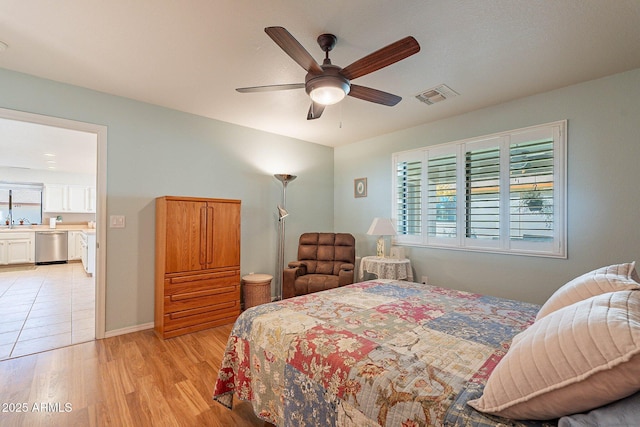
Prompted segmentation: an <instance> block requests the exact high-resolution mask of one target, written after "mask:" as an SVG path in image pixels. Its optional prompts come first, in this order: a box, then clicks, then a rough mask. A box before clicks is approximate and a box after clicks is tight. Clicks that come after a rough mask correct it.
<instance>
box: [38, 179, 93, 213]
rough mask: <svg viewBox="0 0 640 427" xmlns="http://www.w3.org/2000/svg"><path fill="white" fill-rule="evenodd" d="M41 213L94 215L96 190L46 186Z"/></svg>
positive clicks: (57, 185) (56, 185) (86, 187)
mask: <svg viewBox="0 0 640 427" xmlns="http://www.w3.org/2000/svg"><path fill="white" fill-rule="evenodd" d="M43 211H44V212H69V213H94V212H95V211H96V188H95V187H90V186H84V185H62V184H46V185H45V186H44V206H43Z"/></svg>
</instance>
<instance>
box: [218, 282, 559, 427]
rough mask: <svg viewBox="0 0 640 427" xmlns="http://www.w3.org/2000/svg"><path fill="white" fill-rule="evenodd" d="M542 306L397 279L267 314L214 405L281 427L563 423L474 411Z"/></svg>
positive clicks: (241, 322)
mask: <svg viewBox="0 0 640 427" xmlns="http://www.w3.org/2000/svg"><path fill="white" fill-rule="evenodd" d="M539 308H540V307H539V306H537V305H533V304H527V303H523V302H517V301H511V300H506V299H500V298H495V297H490V296H483V295H478V294H472V293H467V292H462V291H456V290H451V289H446V288H439V287H434V286H427V285H423V284H418V283H411V282H404V281H390V280H374V281H368V282H361V283H356V284H353V285H349V286H345V287H342V288H337V289H333V290H329V291H324V292H318V293H314V294H309V295H305V296H301V297H296V298H291V299H287V300H283V301H279V302H275V303H270V304H264V305H260V306H257V307H253V308H251V309H249V310H247V311H245V312H244V313H242V315H241V316H240V317H239V318H238V319H237V321H236V323H235V325H234V328H233V330H232V332H231V335H230V337H229V340H228V343H227V348H226V352H225V355H224V359H223V361H222V366H221V368H220V371H219V375H218V379H217V382H216V384H215V389H214V399H215V400H217V401H218V402H220V403H222V404H223V405H225V406H227V407H229V408H231V405H232V399H233V395H236V396H237V397H239V398H240V399H243V400H247V401H250V402H251V403H252V405H253V409H254V411H255V413H256V415H257V416H258V417H260V418H261V419H264V420H266V421H268V422H270V423H273V424H275V425H277V426H281V427H284V426H318V425H322V426H354V427H355V426H357V427H363V426H379V425H382V426H404V427H411V426H437V425H446V426H495V425H501V424H502V425H513V426H519V425H555V424H553V423H552V424H547V423H539V422H529V423H527V422H516V421H511V420H505V419H503V418H497V417H491V416H485V415H484V414H482V413H480V412H477V411H475V410H474V409H473V408H471V407H469V406H468V405H466V402H467V401H468V400H471V399H474V398H476V397H479V396H480V395H481V393H482V390H483V387H484V384H485V383H486V380H487V378H488V376H489V374H490V373H491V371H492V370H493V368H494V367H495V365H496V364H497V363H498V362H499V361H500V359H501V358H502V357H503V356H504V354H505V353H506V351H507V350H508V348H509V344H510V342H511V338H512V337H513V336H514V335H516V334H517V333H518V332H520V331H522V330H524V329H525V328H526V327H527V326H529V325H530V324H531V323H533V321H534V319H535V316H536V313H537V312H538V310H539Z"/></svg>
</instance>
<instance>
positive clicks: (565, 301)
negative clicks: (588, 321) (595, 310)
mask: <svg viewBox="0 0 640 427" xmlns="http://www.w3.org/2000/svg"><path fill="white" fill-rule="evenodd" d="M635 265H636V263H635V262H630V263H625V264H616V265H610V266H608V267H602V268H599V269H597V270H593V271H590V272H589V273H585V274H583V275H582V276H580V277H576V278H575V279H573V280H572V281H570V282H568V283H567V284H566V285H564V286H562V287H561V288H560V289H558V290H557V291H556V292H555V293H554V294H553V295H551V297H550V298H549V299H548V300H547V302H545V303H544V305H543V306H542V308H540V311H539V312H538V315H537V316H536V321H538V320H540V319H542V318H543V317H544V316H546V315H548V314H549V313H552V312H554V311H556V310H559V309H561V308H562V307H566V306H568V305H571V304H573V303H575V302H578V301H582V300H585V299H587V298H591V297H593V296H596V295H600V294H606V293H607V292H615V291H625V290H632V289H640V283H638V282H640V279H639V278H638V274H637V273H636V269H635Z"/></svg>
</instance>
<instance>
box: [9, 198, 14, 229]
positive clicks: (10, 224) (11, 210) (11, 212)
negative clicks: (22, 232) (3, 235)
mask: <svg viewBox="0 0 640 427" xmlns="http://www.w3.org/2000/svg"><path fill="white" fill-rule="evenodd" d="M9 228H13V200H12V195H11V190H9Z"/></svg>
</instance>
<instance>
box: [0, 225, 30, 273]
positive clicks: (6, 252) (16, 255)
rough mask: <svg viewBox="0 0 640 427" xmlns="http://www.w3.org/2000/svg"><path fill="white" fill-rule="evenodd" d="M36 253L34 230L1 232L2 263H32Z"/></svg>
mask: <svg viewBox="0 0 640 427" xmlns="http://www.w3.org/2000/svg"><path fill="white" fill-rule="evenodd" d="M35 255H36V249H35V235H34V233H33V232H24V233H23V232H20V233H17V232H5V233H2V234H0V265H7V264H30V263H33V262H34V259H35Z"/></svg>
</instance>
